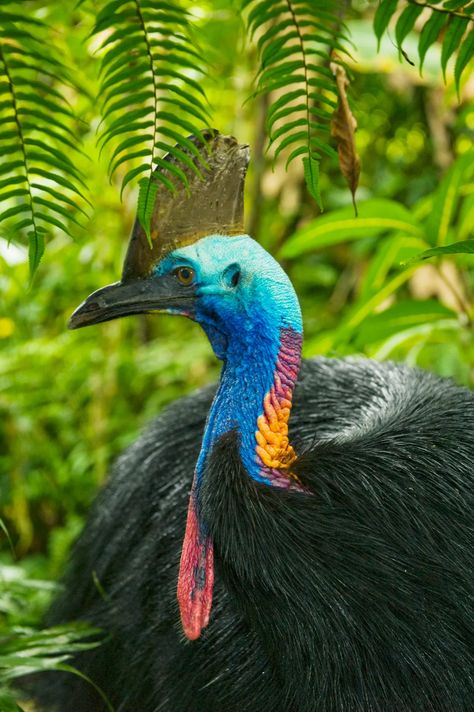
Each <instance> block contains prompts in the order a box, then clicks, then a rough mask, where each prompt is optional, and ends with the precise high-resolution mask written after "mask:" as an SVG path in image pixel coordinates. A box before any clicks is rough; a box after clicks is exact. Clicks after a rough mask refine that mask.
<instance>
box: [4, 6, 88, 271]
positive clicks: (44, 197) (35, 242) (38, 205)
mask: <svg viewBox="0 0 474 712" xmlns="http://www.w3.org/2000/svg"><path fill="white" fill-rule="evenodd" d="M14 5H15V4H14V3H9V2H5V4H4V5H3V7H2V9H1V10H0V32H1V36H0V143H1V145H2V150H1V158H0V204H1V205H2V212H0V230H1V232H2V233H3V236H7V235H8V237H14V238H16V239H19V240H22V239H24V238H26V239H27V241H28V247H29V264H30V272H31V274H34V272H35V270H36V268H37V267H38V264H39V262H40V260H41V257H42V255H43V252H44V244H45V238H47V237H48V236H49V235H50V233H51V229H52V227H54V228H59V229H60V230H62V231H64V232H65V233H66V234H68V235H71V223H76V224H80V223H79V221H78V219H77V214H78V212H82V213H83V214H85V211H84V209H83V207H81V202H83V200H84V199H85V198H84V195H83V192H82V190H81V187H80V186H84V181H83V176H82V175H81V173H80V171H79V170H78V169H77V167H76V164H75V162H74V154H75V153H76V154H77V151H78V150H79V149H78V147H77V139H76V136H75V133H74V131H73V128H72V124H73V122H74V114H73V112H72V110H71V108H70V107H69V105H68V103H67V101H66V100H65V99H64V97H63V94H62V92H61V90H60V88H61V86H64V84H65V83H68V76H67V70H66V68H65V66H64V64H63V63H62V62H61V59H60V58H58V57H56V56H54V52H53V51H52V48H51V47H50V45H49V43H48V42H47V41H46V37H47V36H48V27H47V25H46V24H45V23H44V22H43V21H42V20H39V19H37V18H35V17H34V16H32V15H31V13H30V14H29V13H28V12H25V13H22V14H17V13H16V12H14V11H12V10H11V8H12V6H13V7H14ZM8 6H10V9H9V8H8Z"/></svg>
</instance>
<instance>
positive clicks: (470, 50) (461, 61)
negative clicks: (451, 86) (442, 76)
mask: <svg viewBox="0 0 474 712" xmlns="http://www.w3.org/2000/svg"><path fill="white" fill-rule="evenodd" d="M473 56H474V31H472V30H471V32H468V34H467V36H466V38H465V40H464V42H463V43H462V45H461V48H460V50H459V53H458V57H457V59H456V64H455V66H454V81H455V82H456V91H457V92H458V93H459V83H460V81H461V76H462V73H463V71H464V70H465V68H466V67H467V64H468V62H469V61H470V60H471V59H472V58H473Z"/></svg>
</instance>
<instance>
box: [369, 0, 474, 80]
mask: <svg viewBox="0 0 474 712" xmlns="http://www.w3.org/2000/svg"><path fill="white" fill-rule="evenodd" d="M403 5H406V6H405V7H404V8H403ZM402 8H403V9H402ZM400 9H401V12H400V14H399V16H398V19H397V22H396V25H395V39H396V42H397V46H398V49H399V51H400V54H401V55H402V56H403V57H405V59H407V55H406V53H405V51H404V49H403V42H404V40H405V39H406V37H407V35H408V33H409V32H411V31H412V30H413V28H414V26H415V23H416V21H417V20H418V18H420V16H421V17H422V18H423V17H424V15H422V12H423V10H425V11H429V14H428V16H427V18H426V19H425V21H424V23H423V26H422V27H421V29H420V36H419V40H418V54H419V58H420V73H421V71H422V69H423V63H424V61H425V56H426V53H427V51H428V50H429V48H430V47H431V46H432V45H433V44H434V43H435V42H436V41H437V40H438V38H440V37H441V69H442V70H443V76H444V78H445V79H446V67H447V64H448V60H449V58H450V57H451V56H452V55H453V53H454V52H455V51H456V50H458V55H457V59H456V62H455V66H454V81H455V84H456V90H457V91H458V92H459V85H460V81H461V76H462V74H463V72H464V70H465V69H466V67H467V65H468V63H469V62H470V60H472V58H473V56H474V26H473V22H474V5H473V3H472V2H469V0H467V1H466V0H444V1H443V2H431V3H425V2H421V1H419V0H408V3H406V2H404V3H403V4H402V3H400V2H399V0H380V2H379V5H378V8H377V11H376V13H375V16H374V32H375V35H376V37H377V40H378V43H379V45H380V40H381V39H382V36H383V35H384V33H385V32H387V30H388V29H389V27H390V23H391V21H392V19H393V17H394V16H395V14H396V13H397V11H398V10H400ZM410 63H412V62H410Z"/></svg>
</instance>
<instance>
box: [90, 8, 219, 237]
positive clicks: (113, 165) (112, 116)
mask: <svg viewBox="0 0 474 712" xmlns="http://www.w3.org/2000/svg"><path fill="white" fill-rule="evenodd" d="M104 32H105V33H107V37H106V39H105V40H104V41H103V43H102V45H101V49H102V50H103V52H104V53H103V56H102V62H101V76H102V86H101V96H102V99H103V104H102V123H103V125H104V126H105V128H104V129H103V131H102V133H101V136H100V142H101V148H102V149H103V148H104V147H105V146H106V145H107V144H108V143H109V142H110V141H112V143H113V144H114V150H113V152H112V155H111V158H110V162H109V172H110V175H111V177H112V176H113V174H114V173H115V172H116V171H117V170H118V169H119V167H120V166H122V165H123V164H129V163H132V167H129V168H128V170H126V172H125V174H124V175H123V177H122V192H123V190H124V188H125V187H126V186H127V185H128V184H129V183H130V182H131V181H133V180H134V179H136V178H137V177H139V176H142V180H141V181H140V206H141V207H140V211H141V216H142V218H143V219H145V218H146V216H150V215H151V208H152V203H153V200H154V196H155V194H156V190H155V189H154V187H153V182H155V181H160V182H162V183H165V184H168V185H167V187H172V183H171V182H170V181H169V179H166V178H165V177H164V176H162V175H161V174H160V173H158V172H156V173H155V174H154V175H153V171H154V168H156V167H159V166H160V165H161V164H162V159H161V158H159V157H158V156H159V155H160V154H161V153H162V152H163V151H164V152H167V153H170V154H172V155H173V156H174V157H175V158H177V160H178V162H181V163H182V164H186V165H187V166H189V167H190V168H191V169H192V170H197V169H196V166H195V165H194V163H193V161H192V160H191V158H190V157H189V156H188V155H187V154H186V153H184V152H183V151H181V150H180V149H179V145H181V146H182V147H186V148H188V149H189V150H190V152H191V154H194V155H199V154H198V151H197V149H196V146H195V145H194V144H193V143H192V142H191V141H189V140H188V139H187V138H186V136H187V135H188V134H195V135H198V136H199V135H200V130H202V128H204V127H206V126H207V125H208V123H209V113H208V109H207V106H206V98H205V95H204V91H203V90H202V88H201V86H200V84H199V81H198V79H196V77H199V75H202V73H203V65H204V61H203V58H202V56H201V54H200V53H199V51H198V50H197V49H196V48H195V46H194V44H193V41H192V37H191V25H190V19H189V15H188V13H187V11H185V10H184V9H183V8H182V7H181V6H180V5H179V4H178V3H177V2H174V1H173V0H167V1H166V2H160V1H157V0H110V1H109V2H107V4H106V5H105V6H104V7H103V9H102V10H101V11H100V12H99V13H98V15H97V18H96V23H95V27H94V30H93V33H94V34H97V33H101V34H102V33H104ZM176 144H178V146H176ZM166 167H167V168H168V171H170V172H172V173H173V174H174V178H175V179H176V180H177V181H178V182H182V183H184V184H185V185H187V178H186V175H185V173H184V171H183V170H182V169H181V168H180V167H179V163H178V165H176V164H175V163H169V164H168V163H167V164H166ZM144 173H145V174H146V179H147V182H146V184H145V183H144V182H142V181H144V178H143V174H144ZM152 176H153V181H152ZM148 227H149V226H147V225H146V224H145V225H144V228H145V230H146V231H147V230H148Z"/></svg>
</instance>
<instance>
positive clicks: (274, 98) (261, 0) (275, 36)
mask: <svg viewBox="0 0 474 712" xmlns="http://www.w3.org/2000/svg"><path fill="white" fill-rule="evenodd" d="M241 7H242V9H243V10H246V23H247V27H248V29H249V32H250V34H251V35H252V36H254V35H255V36H257V48H258V51H259V57H260V69H259V73H258V76H257V82H256V88H255V94H254V96H256V95H260V94H267V95H271V102H270V107H269V109H268V112H267V118H266V127H267V131H268V134H269V146H271V145H273V146H274V149H275V150H274V159H275V160H276V159H277V158H278V156H279V155H280V153H281V152H282V151H286V150H287V149H288V157H287V161H286V164H287V165H288V164H289V163H291V161H293V160H294V159H295V158H297V157H301V158H302V161H303V171H304V176H305V180H306V185H307V188H308V192H309V193H310V195H311V196H312V197H313V198H314V199H315V200H316V202H317V203H318V205H319V207H320V208H321V209H322V202H321V195H320V188H319V166H320V159H321V153H325V154H326V155H328V156H330V157H331V158H332V157H335V155H336V154H335V151H334V150H333V149H332V147H331V145H330V143H329V133H330V121H331V112H330V111H328V110H327V107H328V106H329V107H330V109H331V110H333V109H334V108H335V106H336V105H337V89H336V83H335V78H334V76H333V74H332V72H331V71H330V70H329V61H330V57H331V54H332V53H333V52H334V51H335V50H338V51H339V52H340V53H342V54H344V53H345V54H347V53H348V50H347V47H348V43H349V41H348V38H347V33H346V28H345V26H344V24H343V21H342V19H341V12H340V6H339V3H337V2H336V0H325V1H324V2H323V0H313V2H302V1H301V0H284V1H283V2H276V1H275V0H243V2H242V4H241ZM338 61H339V62H340V60H338ZM282 91H283V93H282ZM296 99H298V100H299V101H298V102H297V103H296V104H295V100H296ZM315 119H320V121H316V120H315Z"/></svg>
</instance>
